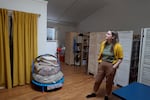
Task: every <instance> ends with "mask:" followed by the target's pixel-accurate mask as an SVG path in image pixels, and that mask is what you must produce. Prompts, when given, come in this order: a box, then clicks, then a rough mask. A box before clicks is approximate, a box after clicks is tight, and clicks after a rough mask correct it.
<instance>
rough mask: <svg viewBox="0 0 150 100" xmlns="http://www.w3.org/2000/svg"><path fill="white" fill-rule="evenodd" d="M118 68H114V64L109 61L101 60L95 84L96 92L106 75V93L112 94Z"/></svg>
mask: <svg viewBox="0 0 150 100" xmlns="http://www.w3.org/2000/svg"><path fill="white" fill-rule="evenodd" d="M115 73H116V69H114V68H113V64H112V63H109V62H104V61H103V62H101V63H100V64H99V65H98V73H97V75H96V80H95V84H94V88H93V90H94V92H97V91H98V89H99V87H100V85H101V83H102V81H103V79H104V78H105V77H106V94H107V95H110V94H111V91H112V85H113V80H114V76H115Z"/></svg>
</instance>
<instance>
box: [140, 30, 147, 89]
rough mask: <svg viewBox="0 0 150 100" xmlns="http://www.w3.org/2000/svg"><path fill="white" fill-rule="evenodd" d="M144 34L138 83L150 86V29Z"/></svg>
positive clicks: (144, 31)
mask: <svg viewBox="0 0 150 100" xmlns="http://www.w3.org/2000/svg"><path fill="white" fill-rule="evenodd" d="M142 32H143V33H142V36H141V37H142V38H141V48H140V63H139V71H138V81H139V82H141V83H143V84H146V85H149V86H150V28H144V29H143V30H142Z"/></svg>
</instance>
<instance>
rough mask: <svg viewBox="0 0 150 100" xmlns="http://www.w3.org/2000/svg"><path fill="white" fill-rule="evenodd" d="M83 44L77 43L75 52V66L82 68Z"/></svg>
mask: <svg viewBox="0 0 150 100" xmlns="http://www.w3.org/2000/svg"><path fill="white" fill-rule="evenodd" d="M81 58H82V43H76V51H74V65H75V66H81Z"/></svg>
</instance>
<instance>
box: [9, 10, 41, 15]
mask: <svg viewBox="0 0 150 100" xmlns="http://www.w3.org/2000/svg"><path fill="white" fill-rule="evenodd" d="M7 10H8V13H12V12H13V11H17V10H9V9H7ZM20 12H24V11H20ZM25 13H30V12H25ZM32 14H36V13H32ZM37 15H38V17H40V16H41V14H37Z"/></svg>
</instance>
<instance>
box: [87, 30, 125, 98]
mask: <svg viewBox="0 0 150 100" xmlns="http://www.w3.org/2000/svg"><path fill="white" fill-rule="evenodd" d="M122 59H123V50H122V46H121V44H120V43H119V39H118V33H117V32H113V31H108V32H107V33H106V38H105V41H103V42H102V43H101V45H100V52H99V56H98V72H97V75H96V79H95V84H94V87H93V92H92V93H91V94H89V95H87V96H86V97H87V98H90V97H96V93H97V91H98V89H99V87H100V85H101V83H102V81H103V79H104V78H105V77H106V94H105V98H104V99H105V100H108V97H109V95H110V94H111V92H112V85H113V80H114V76H115V73H116V69H117V68H118V67H119V64H120V63H121V62H122Z"/></svg>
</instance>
